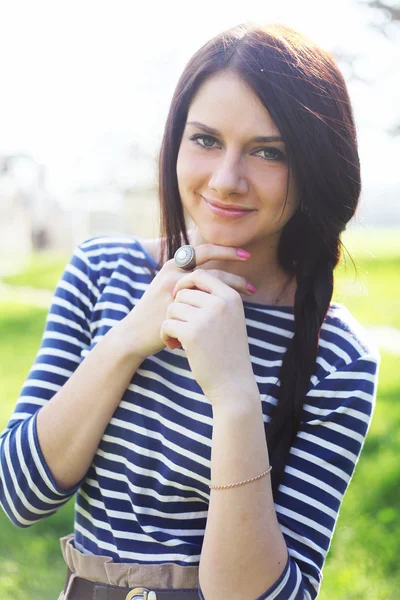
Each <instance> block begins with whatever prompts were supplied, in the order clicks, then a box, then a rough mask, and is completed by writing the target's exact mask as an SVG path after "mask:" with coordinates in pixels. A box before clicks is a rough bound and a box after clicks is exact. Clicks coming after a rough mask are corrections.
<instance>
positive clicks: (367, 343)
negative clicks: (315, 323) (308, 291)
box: [318, 303, 380, 378]
mask: <svg viewBox="0 0 400 600" xmlns="http://www.w3.org/2000/svg"><path fill="white" fill-rule="evenodd" d="M318 362H319V366H320V368H322V369H323V370H324V371H325V373H324V375H329V374H330V373H333V372H335V371H338V370H341V369H347V368H348V367H349V366H350V365H352V364H354V363H357V364H359V365H364V366H365V369H366V370H368V371H370V370H371V369H372V370H376V366H377V365H378V364H379V362H380V357H379V351H378V349H377V347H376V345H375V343H374V342H373V340H372V338H371V335H370V334H369V333H368V331H367V330H366V329H365V328H364V327H363V326H362V325H361V324H360V323H359V322H358V321H357V319H356V318H355V317H354V316H353V315H352V314H351V313H350V311H349V310H348V309H347V308H346V307H345V306H344V305H342V304H337V303H332V304H331V306H330V308H329V311H328V314H327V316H326V319H325V321H324V323H323V325H322V327H321V333H320V341H319V353H318ZM318 378H320V377H318Z"/></svg>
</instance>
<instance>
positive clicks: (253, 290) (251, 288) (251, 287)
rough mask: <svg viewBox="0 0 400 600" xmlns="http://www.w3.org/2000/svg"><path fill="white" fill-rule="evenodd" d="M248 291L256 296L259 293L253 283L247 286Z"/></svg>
mask: <svg viewBox="0 0 400 600" xmlns="http://www.w3.org/2000/svg"><path fill="white" fill-rule="evenodd" d="M247 289H248V290H249V292H251V293H252V294H254V292H256V291H257V289H256V288H255V287H254V285H251V283H248V284H247Z"/></svg>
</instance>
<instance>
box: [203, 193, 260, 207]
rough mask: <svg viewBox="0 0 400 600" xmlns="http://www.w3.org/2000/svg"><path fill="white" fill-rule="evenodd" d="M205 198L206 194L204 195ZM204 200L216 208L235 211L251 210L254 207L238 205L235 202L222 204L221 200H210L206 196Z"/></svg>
mask: <svg viewBox="0 0 400 600" xmlns="http://www.w3.org/2000/svg"><path fill="white" fill-rule="evenodd" d="M203 198H204V196H203ZM204 200H205V201H206V202H207V203H208V204H211V206H215V207H216V208H222V209H223V210H234V211H251V210H253V209H252V208H245V207H244V206H237V205H235V204H221V203H220V202H215V201H214V200H209V199H208V198H204Z"/></svg>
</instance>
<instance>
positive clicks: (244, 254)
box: [236, 249, 250, 258]
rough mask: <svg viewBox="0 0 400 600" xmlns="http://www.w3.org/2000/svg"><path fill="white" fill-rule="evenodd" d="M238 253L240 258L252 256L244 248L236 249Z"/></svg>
mask: <svg viewBox="0 0 400 600" xmlns="http://www.w3.org/2000/svg"><path fill="white" fill-rule="evenodd" d="M236 254H237V255H238V256H240V258H249V257H250V252H246V250H242V249H239V250H236Z"/></svg>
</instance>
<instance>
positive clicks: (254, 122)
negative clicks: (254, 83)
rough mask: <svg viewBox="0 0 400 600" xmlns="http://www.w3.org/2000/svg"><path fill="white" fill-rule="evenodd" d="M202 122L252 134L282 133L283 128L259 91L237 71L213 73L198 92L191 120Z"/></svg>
mask: <svg viewBox="0 0 400 600" xmlns="http://www.w3.org/2000/svg"><path fill="white" fill-rule="evenodd" d="M191 120H195V121H200V122H201V123H203V124H204V125H208V126H210V127H213V128H215V129H218V130H219V131H221V133H224V131H227V132H228V131H231V130H232V129H234V130H235V131H236V133H242V134H243V135H249V136H260V135H265V136H267V135H279V129H278V128H277V126H276V124H275V123H274V121H273V120H272V117H271V115H270V113H269V111H268V110H267V109H266V108H265V106H264V105H263V104H262V102H261V100H260V99H259V98H258V96H257V95H256V93H255V92H254V91H253V90H252V89H251V88H250V86H249V85H248V84H247V83H246V82H245V81H244V80H243V79H242V78H241V77H240V76H239V75H237V74H236V73H234V72H232V71H221V72H219V73H215V74H214V75H211V76H210V77H209V78H208V79H206V80H205V82H204V83H203V84H202V85H201V86H200V88H199V89H198V91H197V93H196V94H195V96H194V98H193V100H192V102H191V104H190V107H189V112H188V121H191Z"/></svg>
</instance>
